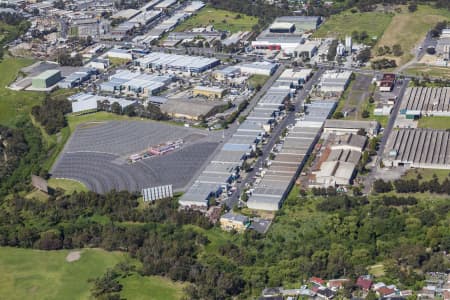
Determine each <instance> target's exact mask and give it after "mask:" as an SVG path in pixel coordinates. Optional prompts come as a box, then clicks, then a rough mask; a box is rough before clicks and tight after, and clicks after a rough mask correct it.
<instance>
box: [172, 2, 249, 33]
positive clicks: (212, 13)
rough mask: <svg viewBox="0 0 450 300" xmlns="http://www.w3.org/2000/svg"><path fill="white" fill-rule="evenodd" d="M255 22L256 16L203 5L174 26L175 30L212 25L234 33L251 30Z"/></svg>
mask: <svg viewBox="0 0 450 300" xmlns="http://www.w3.org/2000/svg"><path fill="white" fill-rule="evenodd" d="M256 24H258V18H256V17H251V16H247V15H244V14H240V13H235V12H231V11H227V10H222V9H216V8H212V7H210V6H205V7H204V8H202V9H201V10H200V11H199V12H198V13H197V14H196V15H194V16H193V17H191V18H189V19H187V20H186V21H184V22H183V23H181V24H180V25H179V26H178V27H176V28H175V31H185V30H189V29H192V28H195V27H204V26H208V25H213V26H214V28H215V29H217V30H227V31H230V32H232V33H234V32H238V31H251V30H252V27H253V26H254V25H256Z"/></svg>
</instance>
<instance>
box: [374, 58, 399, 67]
mask: <svg viewBox="0 0 450 300" xmlns="http://www.w3.org/2000/svg"><path fill="white" fill-rule="evenodd" d="M371 66H372V69H375V70H381V69H389V68H395V67H397V62H396V61H395V60H394V59H387V58H382V59H378V60H374V61H372V63H371Z"/></svg>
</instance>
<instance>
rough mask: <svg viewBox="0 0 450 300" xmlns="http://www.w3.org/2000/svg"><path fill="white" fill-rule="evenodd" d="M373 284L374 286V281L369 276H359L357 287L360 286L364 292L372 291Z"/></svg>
mask: <svg viewBox="0 0 450 300" xmlns="http://www.w3.org/2000/svg"><path fill="white" fill-rule="evenodd" d="M372 284H373V282H372V279H370V277H369V276H359V277H358V280H357V281H356V286H358V287H359V288H361V289H362V290H364V291H368V290H370V288H371V287H372Z"/></svg>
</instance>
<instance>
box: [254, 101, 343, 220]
mask: <svg viewBox="0 0 450 300" xmlns="http://www.w3.org/2000/svg"><path fill="white" fill-rule="evenodd" d="M335 105H336V104H335V103H334V102H319V101H316V102H313V103H312V104H309V105H308V106H307V108H306V111H307V112H308V113H307V114H306V116H305V118H304V119H303V120H300V121H298V122H297V123H296V125H295V126H294V128H293V129H292V130H291V131H289V132H288V134H287V137H286V138H285V140H284V143H283V145H282V149H281V151H280V152H279V153H278V154H277V155H276V156H275V159H274V160H272V161H271V162H270V167H269V168H268V170H267V171H266V173H265V174H264V176H263V177H262V180H261V181H260V182H259V184H258V185H256V187H255V189H254V191H253V192H252V193H251V196H250V198H249V200H248V201H247V207H249V208H251V209H257V210H268V211H276V210H278V209H279V208H280V206H281V204H282V202H283V201H284V199H285V198H286V196H287V193H289V191H290V189H291V187H292V185H293V184H294V182H295V179H296V178H297V176H298V174H299V172H300V170H301V169H302V168H303V166H304V164H305V162H306V161H307V159H308V157H309V155H310V154H311V151H312V149H313V148H314V145H315V144H316V142H317V140H318V139H319V137H320V134H321V131H322V126H323V122H324V121H325V119H326V118H328V117H329V115H330V114H331V112H332V111H333V109H334V107H335Z"/></svg>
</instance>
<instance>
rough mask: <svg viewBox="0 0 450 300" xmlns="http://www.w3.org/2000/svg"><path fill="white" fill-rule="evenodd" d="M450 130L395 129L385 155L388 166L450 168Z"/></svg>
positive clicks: (384, 159)
mask: <svg viewBox="0 0 450 300" xmlns="http://www.w3.org/2000/svg"><path fill="white" fill-rule="evenodd" d="M449 136H450V132H448V131H445V130H434V129H425V128H421V129H406V128H401V129H399V130H395V131H393V132H392V134H391V135H390V136H389V139H388V142H387V145H386V148H385V153H384V157H383V163H384V165H386V166H388V167H402V166H403V167H411V168H429V169H450V139H449Z"/></svg>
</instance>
